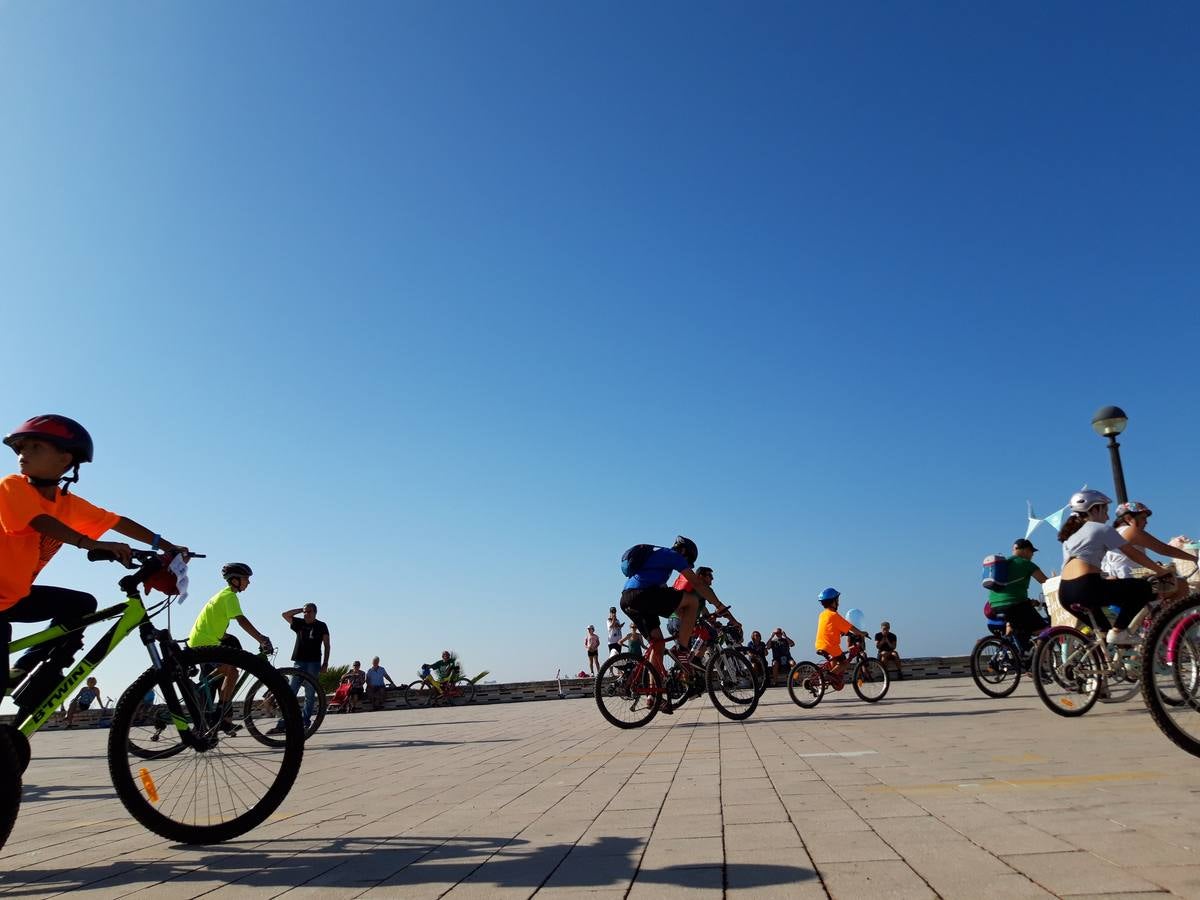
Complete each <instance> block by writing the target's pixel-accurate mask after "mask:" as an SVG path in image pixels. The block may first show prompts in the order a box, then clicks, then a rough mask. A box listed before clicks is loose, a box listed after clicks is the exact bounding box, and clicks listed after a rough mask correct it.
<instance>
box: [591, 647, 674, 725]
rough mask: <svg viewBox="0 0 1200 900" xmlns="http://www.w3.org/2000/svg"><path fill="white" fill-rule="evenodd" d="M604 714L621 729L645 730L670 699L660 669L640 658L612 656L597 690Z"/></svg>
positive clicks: (599, 680)
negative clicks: (645, 726) (665, 701)
mask: <svg viewBox="0 0 1200 900" xmlns="http://www.w3.org/2000/svg"><path fill="white" fill-rule="evenodd" d="M593 694H594V696H595V698H596V706H598V707H599V708H600V715H602V716H604V718H605V719H607V720H608V721H609V722H610V723H611V724H613V725H616V726H617V727H618V728H641V727H642V726H643V725H645V724H647V723H648V722H649V721H650V720H651V719H653V718H654V716H655V715H656V714H657V713H658V704H659V701H660V700H665V699H666V697H665V695H664V693H663V690H662V679H661V678H660V677H659V674H658V670H657V669H656V668H654V666H652V665H650V663H649V662H648V661H646V660H644V659H642V657H640V656H634V655H633V654H632V653H618V654H617V655H616V656H610V657H609V658H608V659H606V660H605V661H604V665H602V666H601V667H600V671H599V672H598V673H597V674H596V687H595V690H594V691H593Z"/></svg>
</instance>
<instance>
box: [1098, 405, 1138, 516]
mask: <svg viewBox="0 0 1200 900" xmlns="http://www.w3.org/2000/svg"><path fill="white" fill-rule="evenodd" d="M1128 422H1129V417H1128V416H1126V415H1125V410H1123V409H1121V407H1119V406H1104V407H1101V408H1100V410H1099V411H1098V412H1097V413H1096V414H1095V415H1094V416H1092V429H1093V430H1094V431H1095V432H1096V434H1098V435H1100V437H1106V438H1108V455H1109V457H1110V458H1111V460H1112V470H1113V485H1114V487H1116V489H1117V502H1118V503H1128V502H1129V496H1128V495H1127V494H1126V493H1125V471H1124V469H1122V468H1121V445H1120V444H1118V443H1117V435H1118V434H1120V433H1121V432H1122V431H1124V430H1125V426H1126V425H1127V424H1128Z"/></svg>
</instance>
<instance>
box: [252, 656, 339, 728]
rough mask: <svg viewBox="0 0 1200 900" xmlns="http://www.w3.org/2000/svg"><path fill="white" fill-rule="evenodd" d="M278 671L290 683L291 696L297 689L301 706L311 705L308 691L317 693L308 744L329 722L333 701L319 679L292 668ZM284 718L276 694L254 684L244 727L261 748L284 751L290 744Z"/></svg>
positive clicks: (265, 686)
mask: <svg viewBox="0 0 1200 900" xmlns="http://www.w3.org/2000/svg"><path fill="white" fill-rule="evenodd" d="M276 671H278V672H279V674H280V675H282V676H283V677H284V678H285V679H287V682H288V692H289V693H290V692H291V689H292V684H296V685H297V689H296V692H295V696H296V702H297V703H298V704H307V703H308V691H309V690H311V691H312V692H313V713H312V718H311V719H310V720H309V723H308V727H307V728H305V729H304V739H305V740H308V739H309V738H310V737H312V736H313V735H314V734H316V733H317V729H318V728H320V727H321V723H322V722H324V721H325V713H326V712H327V711H328V709H329V698H328V697H326V696H325V692H324V691H322V690H321V684H320V682H319V681H317V678H316V676H315V675H313V674H311V673H310V672H305V671H304V670H303V669H296V668H292V667H288V668H285V669H277V670H276ZM296 679H299V681H296ZM280 718H281V717H280V715H279V703H278V702H276V700H275V695H274V693H272V692H271V689H270V688H269V687H267V685H266V684H265V683H264V682H262V681H260V680H255V682H254V684H252V685H251V686H250V690H248V691H247V692H246V702H245V703H244V704H243V719H242V724H243V725H245V726H246V730H247V731H248V732H250V734H251V735H252V736H253V737H254V739H255V740H256V741H258V742H259V743H260V744H266V745H267V746H268V747H282V746H284V744H285V743H286V737H287V736H286V735H285V734H283V733H282V729H281V728H280V727H279V726H280ZM301 724H303V722H302V723H301Z"/></svg>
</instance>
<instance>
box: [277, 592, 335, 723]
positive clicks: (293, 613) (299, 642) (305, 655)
mask: <svg viewBox="0 0 1200 900" xmlns="http://www.w3.org/2000/svg"><path fill="white" fill-rule="evenodd" d="M297 616H301V618H296V617H297ZM283 621H285V622H287V623H288V627H290V628H291V629H292V631H294V632H296V646H295V648H293V650H292V662H294V663H295V664H296V668H297V669H300V670H301V671H303V672H307V673H308V674H309V675H311V676H312V677H313V678H318V677H319V676H320V674H321V673H322V672H324V671H325V670H326V669H327V668H329V626H327V625H326V624H325V623H324V622H322V621H321V620H320V619H318V618H317V604H315V603H305V604H304V605H303V606H301V607H298V608H296V609H289V610H288V611H287V612H285V613H284V614H283ZM300 682H301V679H300V676H298V675H293V676H292V692H293V693H295V692H296V691H298V690H300ZM316 704H317V697H316V694H315V693H314V692H313V689H312V687H311V686H310V685H309V683H308V682H307V681H305V682H304V727H305V729H306V730H307V729H308V727H309V726H310V725H311V724H312V714H313V708H314V707H315V706H316ZM286 730H287V729H286V727H285V726H284V722H283V720H282V719H280V720H279V721H278V722H276V723H275V727H274V728H272V729H271V730H270V731H269V732H267V733H268V734H282V733H283V732H284V731H286Z"/></svg>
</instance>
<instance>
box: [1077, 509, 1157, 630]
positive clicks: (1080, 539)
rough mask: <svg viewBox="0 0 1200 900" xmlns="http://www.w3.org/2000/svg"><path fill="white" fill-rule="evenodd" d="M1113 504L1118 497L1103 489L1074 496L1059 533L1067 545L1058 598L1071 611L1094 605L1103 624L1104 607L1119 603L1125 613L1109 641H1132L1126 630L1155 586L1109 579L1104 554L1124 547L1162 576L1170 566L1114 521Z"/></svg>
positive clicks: (1136, 560) (1122, 550)
mask: <svg viewBox="0 0 1200 900" xmlns="http://www.w3.org/2000/svg"><path fill="white" fill-rule="evenodd" d="M1110 503H1112V500H1110V499H1109V498H1108V497H1106V496H1104V494H1102V493H1100V492H1099V491H1080V492H1079V493H1077V494H1075V495H1074V496H1073V497H1071V517H1070V518H1069V519H1067V521H1066V522H1064V523H1063V526H1062V530H1061V531H1059V532H1058V539H1059V541H1060V542H1061V543H1062V545H1063V573H1062V580H1061V581H1060V582H1059V587H1058V600H1059V602H1060V603H1061V604H1062V605H1063V606H1064V607H1066V608H1067V609H1070V607H1072V606H1086V607H1088V608H1089V609H1091V610H1092V611H1093V612H1094V613H1095V615H1096V620H1097V621H1098V622H1099V623H1100V624H1101V626H1104V625H1107V624H1108V619H1107V617H1106V616H1105V615H1104V613H1103V612H1100V608H1101V607H1104V606H1116V607H1118V608H1119V609H1120V613H1119V614H1118V616H1117V620H1116V622H1115V623H1113V624H1114V627H1113V628H1111V629H1110V630H1109V632H1108V642H1109V643H1110V644H1125V645H1132V644H1135V643H1137V639H1136V638H1135V637H1133V636H1132V635H1131V634H1129V632H1128V631H1127V630H1126V629H1128V627H1129V622H1130V621H1131V620H1132V619H1133V617H1134V616H1135V615H1137V614H1138V612H1140V611H1141V609H1142V608H1143V607H1144V606H1145V605H1146V604H1147V603H1149V602H1150V600H1152V599H1153V597H1154V589H1153V588H1152V587H1151V586H1150V582H1148V581H1144V580H1142V579H1141V578H1105V577H1104V574H1103V573H1102V571H1101V568H1100V566H1101V563H1103V561H1104V554H1105V553H1107V552H1108V551H1110V550H1117V551H1120V552H1121V553H1123V554H1125V555H1126V556H1127V557H1129V558H1130V559H1132V560H1133V561H1134V562H1136V563H1138V564H1139V565H1142V566H1145V567H1146V568H1148V569H1150V570H1152V571H1153V572H1154V573H1155V574H1157V575H1165V574H1166V573H1167V570H1166V569H1164V568H1163V567H1162V566H1160V565H1159V564H1158V563H1156V562H1155V561H1154V560H1152V559H1150V557H1148V556H1146V554H1145V553H1143V552H1142V551H1141V550H1139V549H1138V548H1137V547H1135V546H1134V545H1133V544H1131V543H1129V542H1127V541H1126V540H1125V538H1124V537H1123V536H1122V535H1121V533H1120V532H1118V531H1117V530H1116V529H1115V528H1113V527H1112V526H1111V525H1109V524H1108V506H1109V504H1110Z"/></svg>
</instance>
